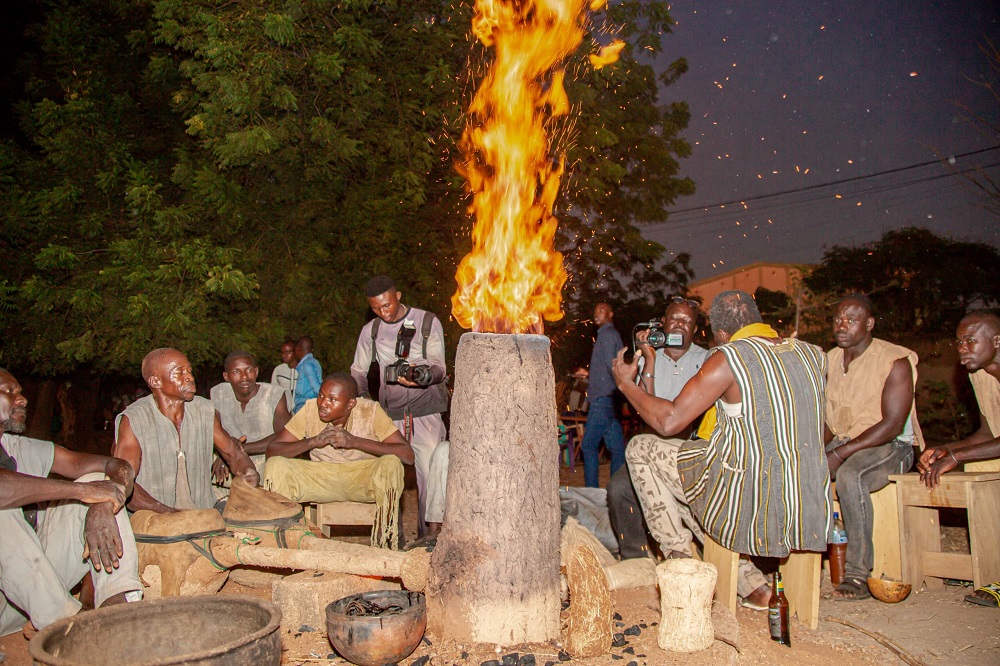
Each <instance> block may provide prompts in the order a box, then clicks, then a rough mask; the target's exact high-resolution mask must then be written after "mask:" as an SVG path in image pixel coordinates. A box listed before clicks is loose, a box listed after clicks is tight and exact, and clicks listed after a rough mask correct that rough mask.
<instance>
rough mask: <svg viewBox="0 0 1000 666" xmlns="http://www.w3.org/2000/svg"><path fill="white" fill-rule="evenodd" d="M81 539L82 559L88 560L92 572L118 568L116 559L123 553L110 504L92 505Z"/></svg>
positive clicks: (109, 571)
mask: <svg viewBox="0 0 1000 666" xmlns="http://www.w3.org/2000/svg"><path fill="white" fill-rule="evenodd" d="M95 483H100V482H95ZM87 485H90V484H87ZM83 538H84V543H85V545H84V548H83V559H84V560H87V559H89V560H90V563H91V565H93V567H94V571H100V570H101V567H103V568H104V570H105V571H106V572H108V573H111V571H112V570H113V569H117V568H118V559H119V558H120V557H121V556H122V555H123V554H124V552H125V551H124V550H123V548H122V538H121V535H120V534H119V533H118V523H117V522H116V521H115V511H114V510H113V506H112V504H111V502H100V503H98V504H93V505H91V507H90V508H89V509H88V510H87V518H86V521H85V522H84V526H83Z"/></svg>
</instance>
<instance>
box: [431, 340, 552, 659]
mask: <svg viewBox="0 0 1000 666" xmlns="http://www.w3.org/2000/svg"><path fill="white" fill-rule="evenodd" d="M557 436H558V428H557V424H556V406H555V377H554V375H553V371H552V360H551V356H550V354H549V340H548V338H546V337H544V336H540V335H498V334H491V333H466V334H465V335H463V336H462V339H461V341H460V342H459V345H458V352H457V354H456V358H455V394H454V398H453V400H452V407H451V458H450V461H449V466H448V497H447V501H446V505H445V519H444V528H443V530H442V532H441V536H440V537H439V538H438V542H437V546H436V547H435V549H434V552H433V554H432V556H431V571H430V579H429V580H428V592H427V624H428V631H429V632H431V633H432V634H434V635H436V636H437V637H438V638H439V639H452V640H457V641H462V642H470V641H471V642H474V643H490V644H498V645H515V644H518V643H535V642H546V641H554V640H557V639H558V638H559V609H560V605H559V493H558V487H559V455H558V452H559V444H558V440H557Z"/></svg>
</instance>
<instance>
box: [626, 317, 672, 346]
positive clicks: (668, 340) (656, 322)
mask: <svg viewBox="0 0 1000 666" xmlns="http://www.w3.org/2000/svg"><path fill="white" fill-rule="evenodd" d="M647 330H648V331H649V337H648V338H646V344H648V345H649V346H650V347H652V348H653V349H662V348H663V347H680V346H681V345H682V344H684V337H683V336H682V335H681V334H680V333H670V334H668V333H666V332H665V331H664V330H663V321H661V320H660V319H650V320H649V321H643V322H639V323H638V324H636V325H635V327H634V328H633V329H632V348H633V349H639V341H638V340H637V339H636V337H635V336H636V334H637V333H639V332H640V331H647Z"/></svg>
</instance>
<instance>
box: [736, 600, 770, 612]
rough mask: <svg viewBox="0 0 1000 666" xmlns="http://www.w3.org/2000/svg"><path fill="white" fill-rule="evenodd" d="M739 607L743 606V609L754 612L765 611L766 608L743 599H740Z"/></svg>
mask: <svg viewBox="0 0 1000 666" xmlns="http://www.w3.org/2000/svg"><path fill="white" fill-rule="evenodd" d="M740 606H743V608H749V609H750V610H755V611H766V610H767V606H761V605H760V604H755V603H754V602H752V601H750V600H749V599H744V598H743V597H740Z"/></svg>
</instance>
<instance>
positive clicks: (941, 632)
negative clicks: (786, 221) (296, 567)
mask: <svg viewBox="0 0 1000 666" xmlns="http://www.w3.org/2000/svg"><path fill="white" fill-rule="evenodd" d="M607 475H608V465H607V462H606V461H605V462H604V464H602V466H601V479H602V484H601V485H602V486H604V485H606V483H607ZM561 483H562V484H564V485H583V469H582V466H577V468H576V470H575V472H571V471H570V470H569V469H566V468H563V469H562V470H561ZM412 485H413V484H412V479H411V480H410V483H408V486H410V489H409V490H407V491H406V493H404V501H403V506H404V515H403V526H404V533H405V536H406V539H407V540H408V541H409V540H412V539H414V538H416V509H415V501H414V500H415V499H416V497H415V489H414V488H413V487H412ZM946 522H950V523H952V525H951V526H950V527H946V528H944V535H945V537H944V539H943V547H944V549H945V550H953V551H956V552H957V551H962V550H964V551H965V552H968V542H967V536H966V535H967V532H966V531H965V530H964V528H963V526H962V524H961V516H950V517H949V520H948V521H946ZM340 538H344V539H345V540H349V541H356V542H359V543H367V541H368V538H367V537H366V536H364V535H355V536H348V535H343V536H341V537H340ZM831 591H832V586H831V585H830V582H829V578H828V577H826V575H824V579H823V587H822V595H821V598H820V623H819V627H818V628H817V629H816V630H810V629H808V628H806V627H804V626H802V625H801V624H799V623H798V621H797V619H793V620H792V628H791V629H792V646H791V648H788V647H784V646H781V645H778V644H777V643H774V642H772V641H771V640H770V638H769V636H768V631H767V617H766V614H765V613H763V612H759V611H752V610H748V609H744V608H738V609H737V612H736V620H737V623H738V625H739V644H740V651H739V652H737V651H736V650H735V649H734V648H732V647H731V646H729V645H727V644H725V643H722V642H721V641H718V640H717V641H716V642H715V643H714V644H713V646H712V647H711V648H710V649H709V650H706V651H704V652H701V653H697V654H694V655H675V654H671V653H668V652H665V651H663V650H661V649H660V648H659V647H658V646H657V642H656V639H657V626H658V621H659V618H660V613H659V596H658V592H657V590H656V588H652V587H650V588H641V589H638V590H629V591H627V592H624V593H615V594H614V603H615V611H616V613H617V614H618V616H620V619H616V621H615V631H616V632H620V633H622V634H623V636H622V639H623V640H624V641H625V642H624V644H622V645H620V647H614V648H612V649H611V652H610V653H609V654H607V655H604V656H601V657H593V658H589V659H571V660H570V663H571V664H579V666H660V665H662V666H672V665H674V664H677V665H678V666H680V665H682V664H683V665H685V666H687V665H689V664H693V663H698V664H704V665H705V666H722V665H724V664H725V665H728V664H777V665H785V664H787V665H792V664H807V665H808V664H815V665H817V666H829V665H830V664H832V663H836V664H837V666H868V665H871V664H902V663H903V662H902V661H901V660H900V659H899V658H898V657H897V656H896V655H894V654H893V653H892V652H891V651H890V650H889V649H887V648H886V647H883V646H882V645H880V644H879V643H877V642H876V641H875V640H873V639H871V638H869V637H867V636H865V635H864V634H863V633H861V632H860V631H858V630H856V629H853V628H850V627H847V626H845V625H842V624H839V623H837V622H836V621H835V619H840V620H846V621H848V622H851V623H853V624H856V625H858V626H860V627H863V628H864V629H867V630H868V631H870V632H878V633H879V634H882V635H883V636H884V637H885V638H887V639H889V640H891V641H892V642H893V643H895V644H896V645H897V646H898V647H899V648H901V649H902V650H904V651H905V652H906V653H907V654H908V655H909V656H910V657H911V658H913V659H914V660H916V661H915V663H921V664H925V665H926V666H938V665H940V666H944V665H946V664H948V665H950V664H966V665H968V666H995V665H996V664H998V663H1000V658H998V657H997V655H998V654H1000V610H998V609H995V608H984V607H982V606H976V605H973V604H969V603H966V602H964V601H963V597H964V595H965V594H967V593H968V590H967V589H965V588H961V587H945V588H943V589H941V590H935V591H926V590H923V591H919V592H915V593H913V594H911V595H910V596H909V597H908V598H907V599H906V600H904V601H903V602H901V603H899V604H894V605H889V604H884V603H881V602H879V601H876V600H874V599H868V600H866V601H859V602H844V601H836V600H834V599H833V598H832V597H831V596H830V593H831ZM220 594H249V595H253V596H257V597H259V598H266V599H269V598H270V589H269V588H268V587H266V586H265V587H245V586H243V585H239V584H236V583H233V582H229V583H227V584H226V586H225V587H224V588H223V590H222V591H221V592H220ZM331 601H333V600H331ZM310 629H315V630H312V631H310ZM626 630H628V632H629V633H628V635H624V634H625V631H626ZM281 632H282V650H283V652H282V662H281V663H282V666H293V665H299V664H301V665H303V666H306V665H312V664H347V663H348V662H346V661H344V660H343V659H340V658H339V657H337V655H336V654H335V653H334V651H333V649H332V648H331V647H330V643H329V642H328V641H327V637H326V633H325V631H323V628H322V627H316V628H313V627H282V628H281ZM27 645H28V643H27V641H26V640H25V639H24V637H23V636H22V635H21V634H20V633H18V634H14V635H11V636H7V637H5V638H2V639H0V652H2V653H4V654H5V659H4V660H3V664H4V666H7V665H8V664H9V665H12V666H22V665H27V664H30V663H31V660H30V657H29V656H28V650H27ZM560 648H561V646H560V645H559V644H550V645H523V646H514V647H507V648H503V649H500V648H497V647H495V646H470V645H458V644H439V643H435V642H432V641H431V640H430V639H428V638H425V640H424V641H423V642H422V643H421V644H420V645H419V646H418V648H417V650H416V651H415V652H414V653H413V654H412V655H410V657H408V658H407V659H405V660H403V662H401V663H402V664H403V666H436V665H441V664H463V665H470V666H479V665H480V664H483V663H484V662H490V661H494V660H495V661H497V662H499V664H504V662H505V661H506V662H507V663H510V655H513V654H515V653H516V654H517V655H518V656H517V658H515V659H514V662H515V663H517V662H518V661H520V663H521V666H527V664H528V663H530V659H529V658H528V657H527V655H529V654H530V655H533V656H534V663H535V664H537V665H538V666H545V664H547V663H548V662H553V664H552V666H559V664H560ZM564 656H566V655H564ZM425 657H426V658H427V659H424V658H425ZM505 657H507V659H506V660H505V659H504V658H505ZM499 664H491V666H499ZM505 666H506V665H505Z"/></svg>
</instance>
